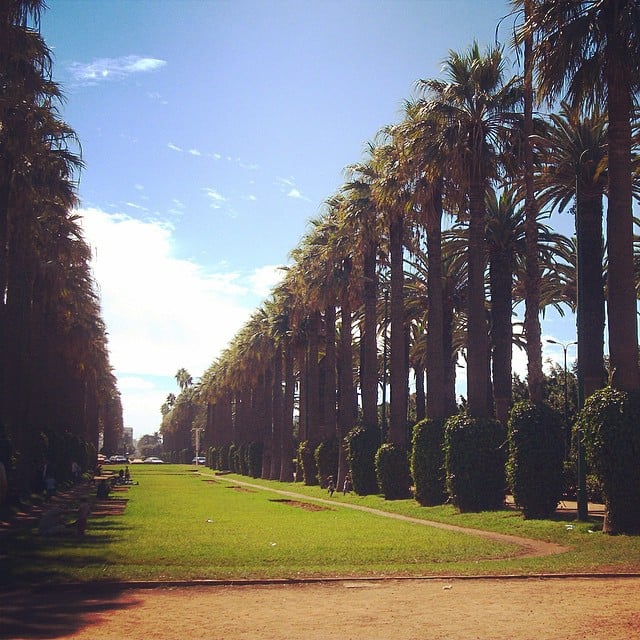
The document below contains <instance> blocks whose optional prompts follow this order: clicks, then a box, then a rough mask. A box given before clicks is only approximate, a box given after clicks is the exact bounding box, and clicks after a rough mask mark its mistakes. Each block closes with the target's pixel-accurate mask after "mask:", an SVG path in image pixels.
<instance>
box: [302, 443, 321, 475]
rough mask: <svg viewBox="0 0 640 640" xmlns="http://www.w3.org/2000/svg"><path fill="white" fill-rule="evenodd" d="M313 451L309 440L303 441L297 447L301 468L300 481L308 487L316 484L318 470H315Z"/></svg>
mask: <svg viewBox="0 0 640 640" xmlns="http://www.w3.org/2000/svg"><path fill="white" fill-rule="evenodd" d="M314 449H315V447H314V446H313V443H312V442H310V441H309V440H305V441H304V442H301V443H300V444H299V445H298V454H299V456H300V465H301V466H302V479H303V481H304V483H305V484H306V485H309V486H312V485H317V484H318V469H317V468H316V459H315V456H314Z"/></svg>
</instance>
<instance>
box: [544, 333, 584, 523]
mask: <svg viewBox="0 0 640 640" xmlns="http://www.w3.org/2000/svg"><path fill="white" fill-rule="evenodd" d="M547 342H549V343H550V344H557V345H558V346H560V347H562V351H563V354H564V423H565V426H566V428H567V431H568V428H569V424H568V408H567V349H568V348H569V347H570V346H571V345H572V344H578V343H577V342H576V341H573V342H566V343H565V342H559V341H558V340H553V339H552V338H548V339H547ZM577 440H578V442H577V445H578V464H577V469H576V474H577V476H578V486H577V491H576V502H577V507H578V509H577V510H578V520H586V519H587V516H588V504H587V475H586V470H587V469H586V462H585V453H584V444H583V442H582V433H578V437H577ZM566 446H567V445H566V441H565V447H566Z"/></svg>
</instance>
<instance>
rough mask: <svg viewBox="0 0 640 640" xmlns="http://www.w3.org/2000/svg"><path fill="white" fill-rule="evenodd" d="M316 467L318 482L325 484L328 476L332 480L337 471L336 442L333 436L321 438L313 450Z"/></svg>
mask: <svg viewBox="0 0 640 640" xmlns="http://www.w3.org/2000/svg"><path fill="white" fill-rule="evenodd" d="M314 459H315V462H316V469H317V471H318V476H317V480H318V484H320V486H321V487H324V486H325V481H326V479H327V478H328V477H329V476H333V478H334V480H335V479H336V477H337V473H338V443H337V440H336V439H335V438H328V439H326V440H323V441H322V442H321V443H320V444H319V445H318V446H317V447H316V450H315V452H314Z"/></svg>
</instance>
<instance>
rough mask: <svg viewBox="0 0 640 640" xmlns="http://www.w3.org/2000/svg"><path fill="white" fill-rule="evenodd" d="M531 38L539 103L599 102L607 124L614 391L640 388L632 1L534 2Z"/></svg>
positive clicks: (638, 56) (637, 30) (639, 26)
mask: <svg viewBox="0 0 640 640" xmlns="http://www.w3.org/2000/svg"><path fill="white" fill-rule="evenodd" d="M528 36H531V37H534V38H536V41H535V46H534V60H535V64H536V68H537V72H538V78H539V89H540V94H541V97H542V98H547V99H548V100H549V101H552V100H554V99H555V98H557V97H558V96H560V95H562V92H563V91H564V90H565V89H566V90H567V92H568V96H569V99H570V101H571V102H573V103H574V104H580V103H582V104H585V103H586V104H592V105H593V104H605V103H606V114H607V118H608V122H609V132H608V141H609V164H608V172H609V193H608V208H607V243H608V248H609V250H608V255H609V278H608V295H607V309H608V314H607V317H608V328H609V349H610V355H611V368H612V379H611V383H612V385H613V386H614V387H616V388H618V389H621V390H625V391H638V390H640V370H639V369H638V358H637V350H638V330H637V319H636V299H635V295H634V280H633V218H632V171H631V139H632V131H631V120H632V114H633V100H634V95H635V93H636V92H637V90H638V87H639V82H638V73H637V70H638V67H639V66H640V5H638V2H637V1H636V0H580V1H568V0H562V1H558V0H539V1H538V2H535V3H533V7H531V13H530V15H529V16H528V19H527V20H526V21H525V23H524V25H523V27H522V29H521V30H520V36H519V37H520V38H521V39H522V38H525V37H528Z"/></svg>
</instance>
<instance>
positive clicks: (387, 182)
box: [373, 128, 411, 450]
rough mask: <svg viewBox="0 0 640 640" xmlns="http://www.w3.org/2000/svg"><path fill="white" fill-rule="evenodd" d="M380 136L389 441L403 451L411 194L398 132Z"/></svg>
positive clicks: (378, 193)
mask: <svg viewBox="0 0 640 640" xmlns="http://www.w3.org/2000/svg"><path fill="white" fill-rule="evenodd" d="M382 133H383V135H384V136H386V140H385V144H381V145H379V146H378V147H376V150H375V162H376V164H377V166H378V167H379V168H378V169H377V174H378V178H377V179H376V181H375V183H374V185H373V194H374V198H375V199H376V202H377V203H378V208H379V209H380V210H381V211H382V212H384V216H385V221H386V224H387V225H388V227H387V228H388V250H389V263H390V264H389V266H390V280H391V297H390V302H391V358H390V363H389V364H390V367H389V372H390V376H389V387H390V391H391V407H390V425H389V431H388V440H389V441H390V442H392V443H393V444H395V445H397V446H398V447H399V448H400V449H401V450H406V447H407V410H408V386H409V362H408V357H407V348H406V339H407V335H406V326H405V308H404V238H405V217H406V210H407V206H408V203H409V201H410V193H411V192H410V183H409V175H408V172H407V164H406V159H405V158H403V157H402V147H401V144H400V137H399V135H398V134H399V130H397V129H393V128H392V129H389V130H388V131H386V132H382Z"/></svg>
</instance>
